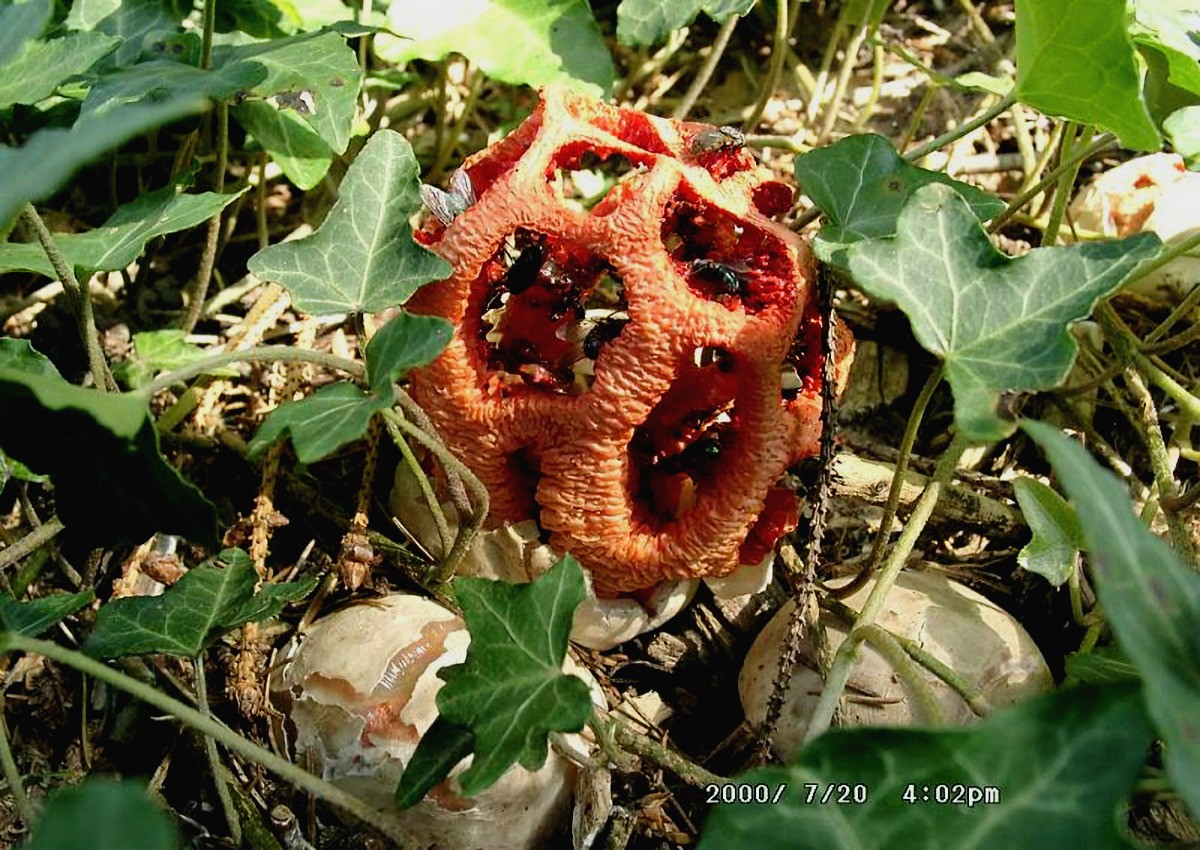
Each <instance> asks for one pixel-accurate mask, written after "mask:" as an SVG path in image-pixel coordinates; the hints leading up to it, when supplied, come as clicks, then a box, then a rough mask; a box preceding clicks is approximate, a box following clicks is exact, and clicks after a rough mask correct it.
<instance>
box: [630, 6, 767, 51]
mask: <svg viewBox="0 0 1200 850" xmlns="http://www.w3.org/2000/svg"><path fill="white" fill-rule="evenodd" d="M754 3H755V0H674V2H670V3H663V2H662V0H621V4H620V5H619V6H617V41H619V42H620V43H621V44H627V45H641V46H647V47H648V46H650V45H652V44H658V43H659V42H660V41H663V40H665V39H666V37H667V36H668V35H670V33H671V31H672V30H677V29H679V28H680V27H686V26H687V25H688V24H690V23H691V22H692V21H694V20H695V19H696V16H697V15H699V14H700V13H701V12H703V13H704V14H706V15H708V17H710V18H712V19H713V20H714V21H716V22H717V23H718V24H723V23H725V22H726V21H727V20H729V19H730V18H731V17H733V16H734V15H739V16H742V17H744V16H746V15H747V14H749V13H750V10H751V9H753V8H754Z"/></svg>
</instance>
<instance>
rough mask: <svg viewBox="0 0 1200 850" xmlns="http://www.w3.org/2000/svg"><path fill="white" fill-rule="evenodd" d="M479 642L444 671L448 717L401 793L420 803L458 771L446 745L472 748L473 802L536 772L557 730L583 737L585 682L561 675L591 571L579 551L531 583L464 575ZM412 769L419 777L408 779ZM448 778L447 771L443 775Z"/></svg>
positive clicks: (462, 781)
mask: <svg viewBox="0 0 1200 850" xmlns="http://www.w3.org/2000/svg"><path fill="white" fill-rule="evenodd" d="M454 590H455V595H456V598H457V599H458V601H459V603H460V604H461V605H462V608H463V618H464V619H465V620H466V623H467V631H468V632H470V634H471V644H470V646H469V647H468V648H467V657H466V660H465V661H464V662H463V663H462V664H456V665H453V666H451V667H444V668H442V669H441V670H440V671H438V676H439V677H440V678H442V679H443V680H444V681H445V682H446V686H445V687H444V688H442V689H441V690H440V691H438V695H437V705H438V711H439V712H440V715H441V718H442V720H443V721H444V722H443V723H442V725H441V726H440V727H439V730H438V734H437V735H436V736H435V737H433V738H425V737H423V738H422V739H421V741H420V743H418V745H417V750H416V752H415V753H414V754H413V758H412V760H411V761H410V762H409V765H408V769H407V770H406V771H405V773H404V774H403V776H402V777H401V780H400V786H399V787H398V788H397V789H396V796H397V799H398V800H401V801H403V802H404V803H408V804H411V803H415V802H417V801H419V800H420V799H421V798H422V797H424V795H425V793H426V792H427V791H428V790H429V789H430V788H432V787H433V786H434V785H436V784H437V783H438V782H440V781H441V779H443V778H444V777H445V775H446V774H445V772H442V770H439V769H435V768H437V767H440V768H444V770H445V771H447V772H448V771H449V769H450V768H451V767H453V763H450V761H449V758H448V757H447V756H446V753H445V748H446V747H448V746H450V747H453V749H454V751H455V752H462V751H463V750H464V749H465V742H466V739H467V738H468V737H469V738H470V744H471V750H472V751H473V752H474V754H475V756H474V760H473V761H472V762H471V767H470V768H468V769H467V771H466V772H465V773H463V774H462V776H460V777H459V779H458V781H459V785H460V786H461V788H462V793H463V795H464V796H467V797H473V796H475V795H477V794H479V793H480V792H481V791H484V790H486V789H487V788H489V787H491V785H492V784H493V783H495V781H496V780H497V779H499V778H500V776H501V775H503V774H504V772H505V771H507V770H508V769H509V768H510V767H511V766H512V765H514V764H520V765H521V766H523V767H524V768H525V769H526V770H531V771H532V770H537V769H538V768H540V767H541V766H542V764H543V763H544V762H545V760H546V753H547V751H548V749H549V743H548V736H549V735H550V733H551V732H574V731H578V730H579V729H581V728H582V727H583V724H584V723H585V722H586V720H587V718H588V716H589V715H590V714H591V712H592V701H591V697H590V695H589V693H588V687H587V685H586V684H585V683H584V682H583V680H582V679H580V678H578V677H576V676H569V675H566V674H564V673H563V672H562V664H563V658H564V656H565V655H566V652H567V636H568V634H570V631H571V622H572V619H573V617H574V613H575V609H576V608H577V607H578V606H579V603H580V602H581V601H582V600H583V595H584V583H583V570H582V569H581V568H580V566H579V563H578V562H577V561H576V560H575V559H574V558H572V557H571V556H570V555H567V556H565V557H564V558H563V559H562V560H561V561H559V562H558V563H557V564H555V565H554V567H553V568H551V569H550V570H549V571H548V572H546V573H545V574H544V575H543V576H541V577H540V578H538V579H536V580H535V581H533V582H531V583H529V584H509V583H507V582H503V581H487V580H485V579H471V578H463V577H460V578H458V579H457V580H456V581H455V583H454ZM409 771H412V775H411V776H410V775H409ZM439 774H440V775H439Z"/></svg>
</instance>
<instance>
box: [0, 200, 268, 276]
mask: <svg viewBox="0 0 1200 850" xmlns="http://www.w3.org/2000/svg"><path fill="white" fill-rule="evenodd" d="M245 191H246V190H245V189H243V190H242V191H241V192H231V193H228V194H217V193H215V192H200V193H199V194H195V195H185V194H180V193H177V192H176V191H175V190H174V189H173V188H166V189H161V190H159V191H157V192H147V193H146V194H144V195H140V196H138V198H137V200H134V201H131V202H130V203H128V204H125V205H124V206H122V207H119V208H118V209H117V211H116V212H114V213H113V214H112V216H110V217H109V219H108V221H106V222H104V224H102V225H100V226H99V227H97V228H95V229H94V230H89V231H87V232H85V233H57V234H55V237H54V241H55V243H56V244H57V245H58V247H59V250H61V251H62V252H63V254H64V255H65V256H66V258H67V261H68V262H69V263H70V264H71V265H72V266H73V267H75V268H77V269H83V270H84V272H85V273H86V274H91V273H92V272H97V271H116V270H118V269H123V268H126V267H128V266H129V265H130V264H132V263H133V262H134V261H135V260H137V258H138V257H140V256H141V254H142V251H143V250H145V247H146V243H147V242H149V241H150V240H151V239H154V238H156V237H159V236H163V235H165V234H167V233H175V232H176V231H179V230H187V229H188V228H190V227H195V226H196V225H198V224H200V223H201V222H204V221H207V220H208V219H210V218H212V217H213V216H214V215H215V214H216V213H217V212H219V211H220V210H222V209H224V208H225V207H227V206H228V205H229V204H231V203H233V201H234V200H236V199H237V198H238V197H239V196H240V195H241V194H242V192H245ZM9 271H29V272H36V273H37V274H44V275H46V276H47V277H54V278H56V277H57V276H58V275H57V273H56V272H55V271H54V268H53V266H51V265H50V261H49V260H48V259H46V252H45V251H43V250H42V246H41V245H40V244H38V243H35V242H6V243H3V244H0V272H9Z"/></svg>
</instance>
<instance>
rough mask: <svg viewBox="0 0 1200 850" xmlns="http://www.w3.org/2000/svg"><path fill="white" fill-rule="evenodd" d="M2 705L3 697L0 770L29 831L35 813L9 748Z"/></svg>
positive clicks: (1, 697)
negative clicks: (0, 769)
mask: <svg viewBox="0 0 1200 850" xmlns="http://www.w3.org/2000/svg"><path fill="white" fill-rule="evenodd" d="M4 705H5V701H4V697H3V696H0V768H2V769H3V771H4V780H5V781H6V782H7V783H8V790H9V791H11V792H12V798H13V805H15V806H16V807H17V813H18V814H19V815H20V816H21V820H23V821H25V828H26V829H29V828H30V827H31V826H32V825H33V821H34V818H35V816H36V814H37V813H36V812H35V811H34V810H33V804H32V803H31V802H30V801H29V795H28V794H26V793H25V786H24V784H22V782H21V771H20V770H19V769H18V768H17V762H16V759H14V758H13V754H12V747H11V746H9V742H8V724H7V723H6V722H5V720H4Z"/></svg>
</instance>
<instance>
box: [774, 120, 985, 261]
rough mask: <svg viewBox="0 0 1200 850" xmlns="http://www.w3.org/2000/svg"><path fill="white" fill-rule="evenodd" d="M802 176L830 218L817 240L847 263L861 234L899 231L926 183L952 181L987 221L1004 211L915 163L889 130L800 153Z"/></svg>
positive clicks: (822, 250)
mask: <svg viewBox="0 0 1200 850" xmlns="http://www.w3.org/2000/svg"><path fill="white" fill-rule="evenodd" d="M793 168H794V170H795V173H796V180H797V181H798V182H799V183H800V186H801V187H802V189H803V190H804V193H805V194H806V195H808V197H809V198H810V199H811V200H812V202H813V203H814V204H816V205H817V206H818V207H819V208H820V209H821V211H822V212H824V213H825V217H826V219H827V221H828V223H827V224H826V225H825V226H824V227H822V228H821V232H820V233H819V234H818V235H817V240H816V242H815V243H814V245H813V248H814V250H816V252H817V255H818V256H819V257H820V258H821V259H822V260H824V261H826V262H833V263H835V264H837V265H839V266H842V267H845V265H846V254H845V251H844V250H843V249H845V248H847V247H849V246H850V245H851V244H853V243H854V242H858V241H859V240H861V239H877V238H880V237H885V236H895V235H896V223H897V221H898V219H899V218H900V211H901V210H902V209H903V208H904V205H905V204H906V203H907V202H908V200H909V198H911V197H912V196H913V194H914V193H915V192H916V191H917V190H918V189H920V188H921V187H922V186H927V185H929V184H930V183H940V184H942V185H945V186H949V187H950V188H952V189H953V190H954V191H955V192H957V193H958V194H959V195H960V196H962V198H963V200H965V201H966V202H967V205H968V206H969V207H970V208H971V212H972V213H974V215H975V217H976V218H978V219H980V220H981V221H986V220H988V219H989V218H991V217H992V216H994V215H997V214H999V213H1000V212H1001V211H1002V210H1003V209H1004V207H1005V204H1004V202H1003V201H1001V200H1000V199H999V198H996V197H994V196H992V195H989V194H987V193H986V192H984V191H981V190H980V189H976V188H975V187H974V186H971V185H969V184H967V183H961V182H959V181H958V180H955V179H953V178H951V177H948V176H947V175H945V174H943V173H942V172H940V171H929V170H927V169H924V168H918V167H917V166H915V165H909V164H908V163H907V162H906V161H905V160H904V157H902V156H900V154H898V153H896V149H895V148H893V147H892V143H891V142H889V141H888V140H887V139H885V138H883V136H877V135H875V134H874V133H866V134H862V135H857V136H847V137H846V138H844V139H842V140H840V141H837V142H834V143H833V144H832V145H827V146H826V147H823V148H817V149H816V150H813V151H809V152H808V153H806V154H803V155H802V156H798V157H796V161H795V164H794V166H793Z"/></svg>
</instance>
